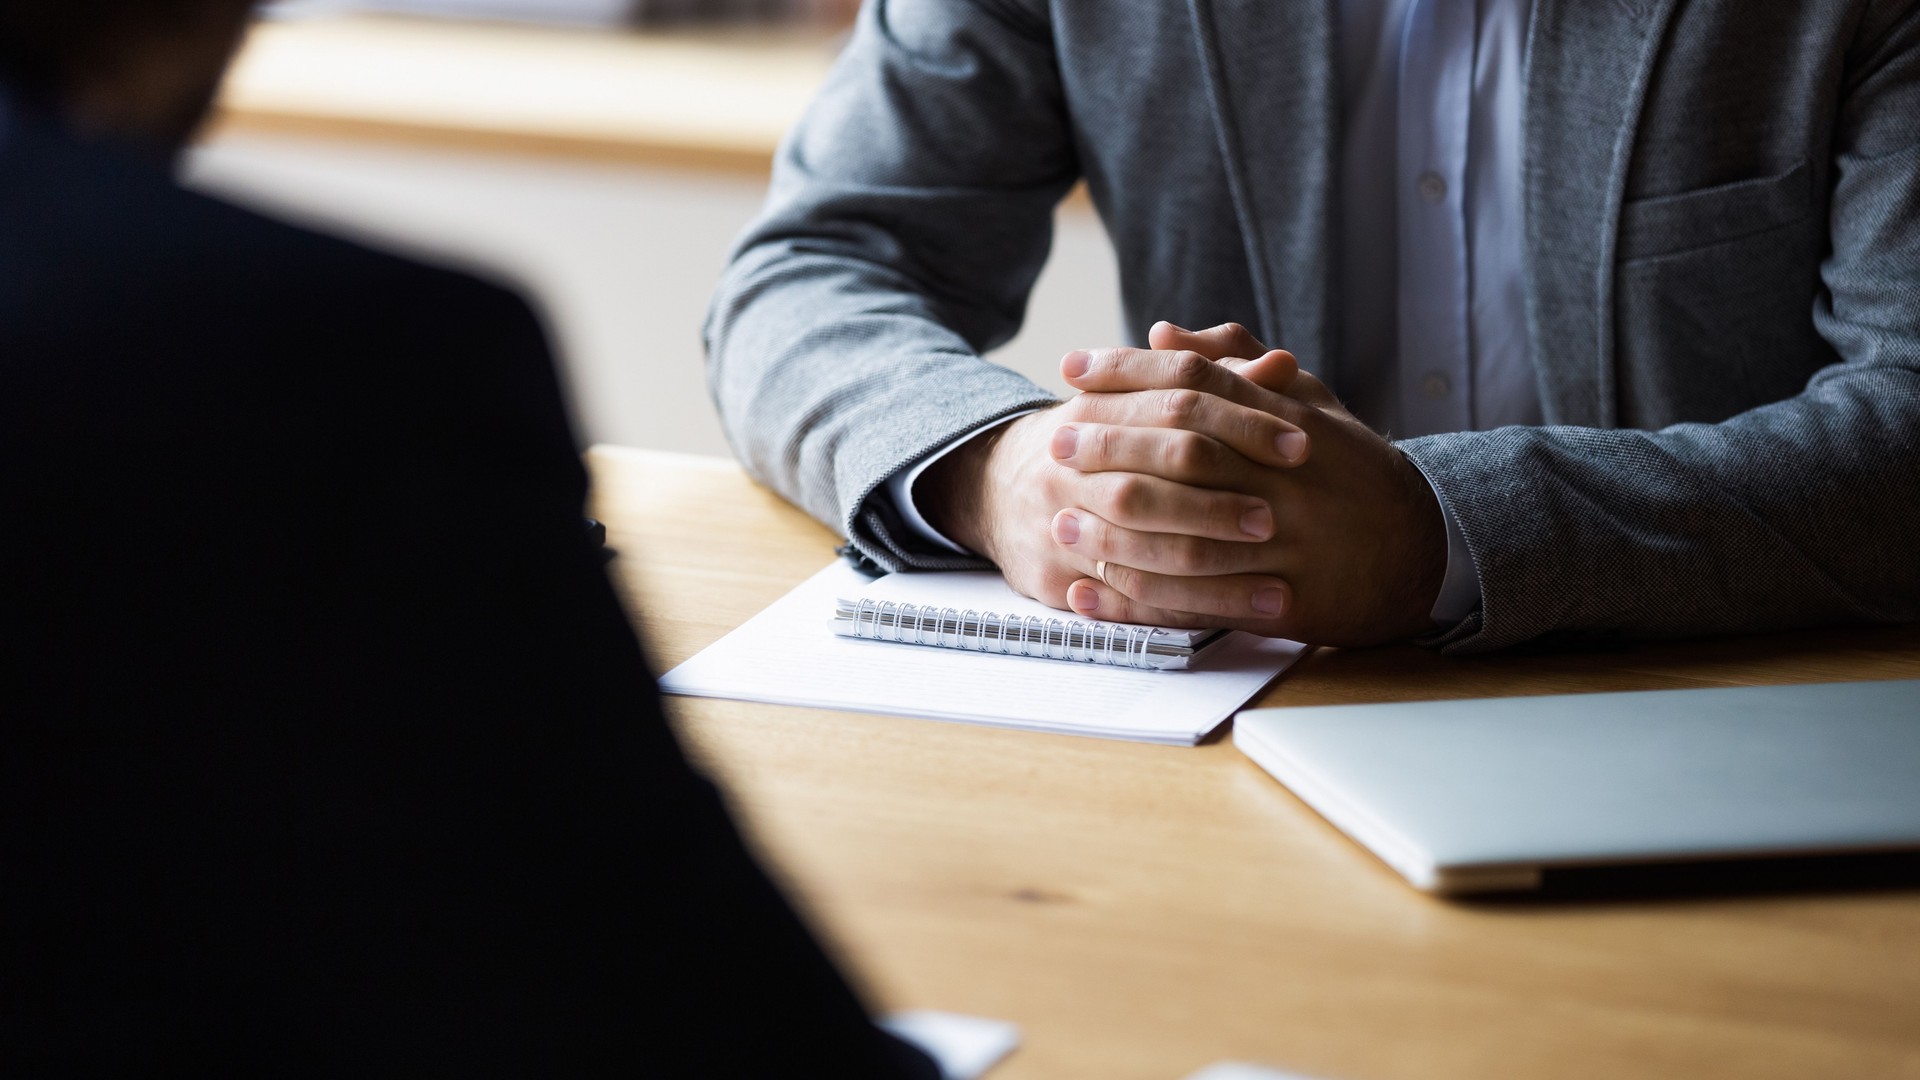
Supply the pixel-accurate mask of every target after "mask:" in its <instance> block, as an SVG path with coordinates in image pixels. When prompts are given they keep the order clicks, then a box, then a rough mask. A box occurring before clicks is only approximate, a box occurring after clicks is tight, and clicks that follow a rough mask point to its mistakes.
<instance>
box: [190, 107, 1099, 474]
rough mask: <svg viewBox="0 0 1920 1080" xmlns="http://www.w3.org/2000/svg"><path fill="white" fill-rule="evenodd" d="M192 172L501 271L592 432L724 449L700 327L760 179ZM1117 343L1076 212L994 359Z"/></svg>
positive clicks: (294, 143)
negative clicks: (1018, 326) (531, 308)
mask: <svg viewBox="0 0 1920 1080" xmlns="http://www.w3.org/2000/svg"><path fill="white" fill-rule="evenodd" d="M188 178H189V180H190V182H192V183H195V184H198V185H200V186H203V187H205V188H207V189H210V190H215V191H219V192H222V193H225V194H228V195H230V196H233V197H236V198H239V199H241V200H242V201H245V202H249V203H252V204H255V205H259V206H264V207H267V208H270V209H274V210H277V211H279V212H281V213H283V214H289V215H292V216H296V217H299V218H302V219H305V220H308V221H311V222H318V223H324V224H329V225H332V226H334V227H336V228H344V229H346V230H349V231H351V232H354V233H356V234H359V235H361V236H363V237H367V238H371V239H373V240H375V241H376V242H378V243H381V244H385V245H389V246H400V247H404V248H407V249H411V250H414V251H416V252H419V253H423V254H427V255H429V256H430V257H434V258H441V259H451V260H454V261H461V262H469V263H475V264H480V265H484V266H491V267H496V268H499V269H500V270H501V271H502V272H504V273H505V274H507V275H508V276H509V277H511V278H513V279H515V280H517V281H519V282H521V283H523V284H524V285H525V286H527V287H528V288H529V289H530V290H532V291H533V292H534V293H536V294H537V295H538V297H539V298H540V300H541V302H542V304H543V306H544V308H545V310H546V311H547V313H548V315H549V318H550V320H551V324H552V327H553V330H554V333H555V336H556V338H557V340H558V342H559V344H560V347H561V350H562V352H563V354H564V356H565V361H566V362H565V366H566V369H567V375H568V380H569V382H570V384H571V388H572V392H573V397H574V402H575V412H576V416H577V419H578V423H579V426H580V428H581V436H582V438H583V439H584V440H586V441H588V442H610V443H621V444H625V445H630V446H643V447H649V448H657V449H670V450H683V451H688V452H693V453H708V454H725V453H727V447H726V442H725V440H724V439H723V438H722V436H721V434H720V425H719V421H718V420H717V419H716V418H715V416H714V414H713V407H712V405H711V403H710V402H709V400H708V398H707V394H706V384H705V381H704V374H703V370H702V359H701V349H700V338H699V329H700V322H701V319H702V317H703V316H704V313H705V310H706V301H707V294H708V291H709V290H710V289H711V288H712V286H713V282H714V280H715V279H716V278H717V277H718V275H719V273H720V269H721V267H722V265H723V263H724V262H725V258H726V252H727V249H728V248H729V246H730V245H731V243H732V241H733V239H734V237H735V236H736V235H737V234H738V233H739V231H740V230H741V228H743V227H744V226H745V225H746V223H747V222H748V220H749V219H750V218H751V217H752V216H753V214H754V213H755V211H756V210H757V209H758V207H759V204H760V199H761V196H762V193H763V188H764V183H765V182H764V180H763V179H760V178H756V177H749V176H741V175H738V174H733V173H713V174H709V173H702V172H693V171H684V170H675V169H667V168H656V167H642V166H627V165H610V164H597V163H587V162H576V161H570V160H557V159H519V158H512V157H498V156H487V155H481V154H473V153H467V152H452V151H444V150H415V149H408V148H405V147H396V146H388V145H373V144H356V143H334V142H327V141H319V140H296V139H288V138H280V137H273V138H268V137H263V136H227V137H224V138H222V139H220V140H218V141H216V142H214V143H213V144H212V145H210V146H207V147H204V148H202V149H200V150H198V151H196V152H195V153H194V155H193V156H192V158H191V159H190V162H189V165H188ZM1119 337H1120V314H1119V302H1118V291H1117V285H1116V282H1115V276H1114V269H1113V258H1112V255H1111V252H1110V249H1109V248H1108V246H1107V243H1106V240H1105V237H1104V235H1103V234H1102V233H1101V231H1100V228H1099V225H1098V222H1097V221H1095V220H1094V218H1093V215H1092V213H1091V212H1090V211H1088V210H1086V209H1085V208H1084V207H1070V208H1068V209H1066V210H1063V212H1062V217H1061V222H1060V231H1059V234H1058V237H1057V239H1056V241H1055V248H1054V258H1053V261H1052V263H1051V264H1050V265H1049V266H1048V268H1047V272H1046V274H1045V275H1044V276H1043V277H1042V279H1041V282H1040V285H1039V288H1038V289H1037V291H1036V294H1035V300H1034V304H1033V308H1032V311H1031V313H1030V317H1029V319H1028V324H1027V326H1026V328H1025V329H1024V331H1023V332H1022V333H1021V335H1020V336H1019V338H1018V339H1016V340H1015V341H1014V342H1013V343H1012V344H1010V345H1009V346H1008V347H1007V348H1005V349H1003V350H1001V352H1000V353H999V354H997V356H996V359H998V360H1000V361H1001V362H1003V363H1006V364H1008V365H1009V366H1011V367H1013V368H1015V369H1016V370H1019V371H1021V372H1023V373H1025V374H1027V375H1028V376H1029V377H1032V378H1034V379H1036V380H1038V381H1040V382H1042V383H1043V384H1045V385H1048V386H1051V387H1053V388H1055V389H1056V390H1062V389H1063V388H1062V387H1061V386H1060V384H1059V380H1058V378H1057V375H1056V373H1055V365H1056V364H1057V363H1058V361H1059V357H1060V355H1061V354H1062V353H1064V352H1066V351H1067V350H1069V349H1072V348H1076V347H1081V346H1087V345H1099V344H1111V343H1113V342H1115V341H1117V340H1118V339H1119Z"/></svg>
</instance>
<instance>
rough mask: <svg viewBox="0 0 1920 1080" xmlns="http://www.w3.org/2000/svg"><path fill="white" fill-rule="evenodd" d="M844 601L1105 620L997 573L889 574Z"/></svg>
mask: <svg viewBox="0 0 1920 1080" xmlns="http://www.w3.org/2000/svg"><path fill="white" fill-rule="evenodd" d="M837 599H841V600H852V601H857V600H874V601H888V600H891V601H893V602H895V603H900V604H918V605H920V606H922V607H933V608H949V607H950V608H955V609H957V610H960V611H965V610H967V609H968V608H972V609H973V610H975V611H978V612H981V613H983V614H984V613H992V614H995V615H1005V616H1007V617H1008V618H1013V619H1024V618H1027V617H1029V616H1032V617H1037V618H1039V619H1042V620H1046V619H1060V620H1063V621H1067V622H1099V621H1100V620H1098V619H1091V618H1088V617H1087V616H1084V615H1076V614H1074V613H1073V612H1071V611H1058V610H1056V609H1054V608H1050V607H1048V606H1047V605H1045V604H1043V603H1041V602H1040V601H1038V600H1035V599H1033V598H1032V597H1028V596H1021V595H1020V594H1019V593H1017V592H1014V591H1013V586H1011V585H1009V584H1007V579H1006V578H1003V577H1001V576H1000V575H999V574H997V573H995V572H994V571H992V570H958V571H952V572H943V573H937V574H888V575H887V576H886V577H883V578H880V579H879V580H877V581H870V582H866V583H865V584H864V585H863V586H862V587H861V588H860V590H859V591H857V592H852V593H842V594H841V595H840V596H839V597H838V598H837ZM1116 625H1119V626H1131V625H1133V624H1132V623H1118V624H1116ZM1159 630H1160V633H1161V635H1162V636H1161V637H1160V638H1159V640H1160V641H1161V642H1164V643H1166V644H1170V645H1192V644H1193V643H1194V642H1196V641H1198V640H1200V639H1201V638H1204V637H1206V636H1207V635H1208V634H1210V633H1212V632H1213V631H1211V630H1171V629H1168V628H1166V627H1160V628H1159Z"/></svg>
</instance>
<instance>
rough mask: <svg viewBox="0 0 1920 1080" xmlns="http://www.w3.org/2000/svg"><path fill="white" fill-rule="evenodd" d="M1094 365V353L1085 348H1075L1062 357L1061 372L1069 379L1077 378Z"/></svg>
mask: <svg viewBox="0 0 1920 1080" xmlns="http://www.w3.org/2000/svg"><path fill="white" fill-rule="evenodd" d="M1092 366H1093V354H1092V353H1090V352H1088V351H1086V350H1085V349H1075V350H1073V351H1072V352H1070V353H1068V354H1067V355H1065V356H1063V357H1061V358H1060V374H1062V375H1064V376H1066V377H1067V378H1069V379H1077V378H1079V377H1080V376H1082V375H1085V374H1086V373H1087V369H1088V368H1091V367H1092Z"/></svg>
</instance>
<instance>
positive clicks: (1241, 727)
mask: <svg viewBox="0 0 1920 1080" xmlns="http://www.w3.org/2000/svg"><path fill="white" fill-rule="evenodd" d="M1233 738H1234V745H1236V746H1238V747H1239V748H1240V750H1241V751H1242V752H1244V753H1245V754H1246V755H1247V756H1248V757H1250V758H1252V759H1253V760H1254V761H1255V762H1258V763H1259V764H1260V766H1261V767H1262V768H1264V769H1266V770H1267V772H1269V773H1271V774H1273V776H1274V777H1275V778H1276V779H1278V780H1279V781H1280V782H1281V783H1282V784H1285V785H1286V786H1287V787H1288V788H1289V789H1291V790H1292V791H1293V793H1294V794H1295V795H1298V796H1299V797H1300V798H1301V800H1303V801H1304V802H1306V803H1307V804H1308V805H1309V806H1312V807H1313V808H1314V809H1315V810H1317V811H1319V813H1320V814H1321V815H1322V816H1324V817H1325V818H1326V819H1327V820H1328V821H1330V822H1332V823H1333V824H1334V825H1336V826H1337V827H1339V828H1340V829H1341V831H1343V832H1345V833H1346V834H1347V835H1348V836H1350V837H1352V838H1353V839H1355V840H1357V841H1358V842H1360V843H1361V844H1363V845H1365V846H1366V847H1367V848H1368V849H1370V850H1371V851H1372V852H1373V853H1374V854H1375V855H1378V856H1379V857H1380V858H1381V859H1382V860H1384V861H1385V862H1386V863H1387V864H1388V865H1389V866H1392V867H1393V868H1394V869H1395V870H1396V871H1398V872H1399V873H1400V874H1401V875H1402V876H1404V877H1405V878H1406V879H1407V880H1408V881H1409V882H1411V883H1412V884H1413V885H1414V886H1415V887H1416V888H1420V889H1424V890H1427V891H1431V892H1439V893H1464V892H1476V891H1484V890H1490V889H1519V888H1531V887H1535V886H1537V885H1538V884H1539V883H1540V880H1541V875H1542V871H1544V870H1546V869H1550V868H1556V867H1591V866H1618V865H1630V864H1635V863H1645V862H1682V861H1693V860H1706V859H1737V858H1753V857H1758V856H1784V855H1814V854H1841V853H1868V852H1882V851H1900V850H1910V849H1920V680H1910V681H1890V682H1865V683H1830V684H1822V685H1804V686H1771V687H1739V688H1733V689H1714V690H1680V691H1653V692H1645V693H1628V694H1575V695H1564V696H1554V697H1530V698H1505V699H1497V700H1482V701H1434V702H1417V703H1410V704H1394V705H1349V706H1338V707H1328V708H1295V709H1265V710H1256V711H1252V712H1246V713H1242V714H1241V715H1240V717H1239V718H1238V719H1237V720H1236V721H1235V722H1234V736H1233Z"/></svg>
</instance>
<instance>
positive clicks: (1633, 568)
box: [1401, 12, 1920, 652]
mask: <svg viewBox="0 0 1920 1080" xmlns="http://www.w3.org/2000/svg"><path fill="white" fill-rule="evenodd" d="M1874 37H1875V38H1876V39H1877V41H1876V42H1875V44H1874V45H1873V46H1872V48H1871V50H1870V51H1869V52H1868V54H1866V55H1860V56H1855V57H1852V58H1850V61H1851V62H1850V67H1851V68H1852V70H1853V72H1854V74H1852V75H1851V76H1850V79H1851V80H1852V83H1851V87H1850V89H1849V91H1848V93H1847V95H1846V98H1845V103H1844V105H1843V107H1842V109H1841V113H1840V116H1839V123H1838V126H1837V128H1836V136H1835V141H1834V144H1833V148H1832V154H1833V176H1834V178H1835V179H1834V187H1833V193H1832V200H1831V218H1830V224H1829V232H1830V246H1829V249H1828V253H1827V255H1826V257H1825V259H1824V261H1823V263H1822V265H1821V268H1820V285H1821V287H1820V289H1819V290H1818V294H1817V297H1816V301H1815V304H1814V308H1813V311H1812V318H1813V321H1814V326H1815V329H1816V330H1817V332H1818V333H1819V335H1820V336H1821V338H1823V339H1824V341H1825V343H1826V344H1827V345H1829V346H1831V348H1832V350H1833V351H1834V353H1835V354H1837V356H1838V358H1839V359H1838V362H1835V363H1831V364H1829V365H1827V366H1825V367H1822V368H1820V369H1819V370H1818V371H1817V372H1816V373H1815V374H1814V376H1813V377H1812V379H1811V380H1810V381H1809V383H1808V384H1807V386H1806V387H1805V389H1804V390H1803V391H1802V392H1801V393H1800V394H1799V395H1798V396H1795V397H1792V398H1789V399H1786V400H1783V401H1779V402H1775V403H1773V404H1769V405H1765V406H1762V407H1759V408H1755V409H1752V410H1750V411H1748V412H1745V413H1741V414H1739V415H1736V416H1733V417H1731V418H1730V419H1728V420H1726V421H1724V422H1722V423H1718V424H1680V425H1676V426H1673V427H1670V428H1666V429H1664V430H1660V431H1626V430H1596V429H1590V428H1575V427H1547V428H1506V429H1501V430H1498V431H1491V432H1476V433H1463V434H1451V435H1437V436H1432V437H1428V438H1420V439H1412V440H1408V441H1406V442H1404V443H1402V444H1401V447H1402V449H1404V450H1405V451H1406V453H1407V454H1408V456H1410V457H1411V458H1412V459H1413V461H1414V462H1415V463H1416V464H1417V465H1419V467H1420V469H1421V470H1422V471H1423V472H1425V473H1426V474H1427V476H1428V478H1429V479H1431V480H1432V481H1433V484H1434V487H1435V488H1436V490H1437V491H1438V492H1439V494H1440V496H1441V498H1442V499H1443V500H1444V501H1445V503H1446V505H1447V507H1448V509H1449V510H1450V511H1451V512H1452V513H1453V515H1454V516H1455V519H1456V520H1457V521H1458V522H1459V524H1460V527H1461V530H1462V531H1463V532H1464V534H1465V537H1466V540H1467V544H1468V546H1469V548H1470V549H1471V550H1472V553H1473V559H1474V562H1475V565H1476V567H1477V569H1478V571H1479V574H1480V581H1481V589H1482V598H1483V602H1482V606H1481V609H1480V611H1479V612H1477V613H1476V614H1474V615H1473V616H1471V617H1470V618H1468V619H1467V620H1466V621H1465V622H1463V623H1462V624H1460V625H1459V626H1457V627H1455V628H1454V629H1452V630H1451V631H1449V632H1447V633H1444V634H1442V635H1440V636H1439V637H1437V638H1436V639H1435V641H1434V644H1436V645H1438V646H1440V647H1443V648H1445V649H1446V650H1447V651H1450V652H1479V651H1485V650H1490V649H1496V648H1501V647H1504V646H1508V645H1512V644H1515V643H1517V642H1522V641H1527V640H1529V639H1533V638H1538V637H1542V636H1544V635H1549V634H1565V635H1573V636H1635V637H1678V636H1691V635H1703V634H1714V633H1726V632H1736V631H1737V632H1751V631H1763V630H1770V629H1784V628H1789V627H1795V626H1805V625H1816V624H1821V623H1837V622H1862V621H1865V622H1904V621H1910V620H1914V619H1920V560H1916V559H1915V558H1914V547H1913V540H1912V537H1913V536H1914V535H1916V533H1920V15H1915V14H1913V13H1911V12H1909V13H1908V14H1906V15H1903V16H1901V17H1900V18H1899V20H1898V23H1897V24H1896V25H1895V26H1894V27H1893V28H1892V29H1891V30H1888V31H1884V32H1880V33H1878V34H1876V35H1874ZM1675 362H1676V363H1684V362H1685V358H1684V357H1677V358H1675Z"/></svg>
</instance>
